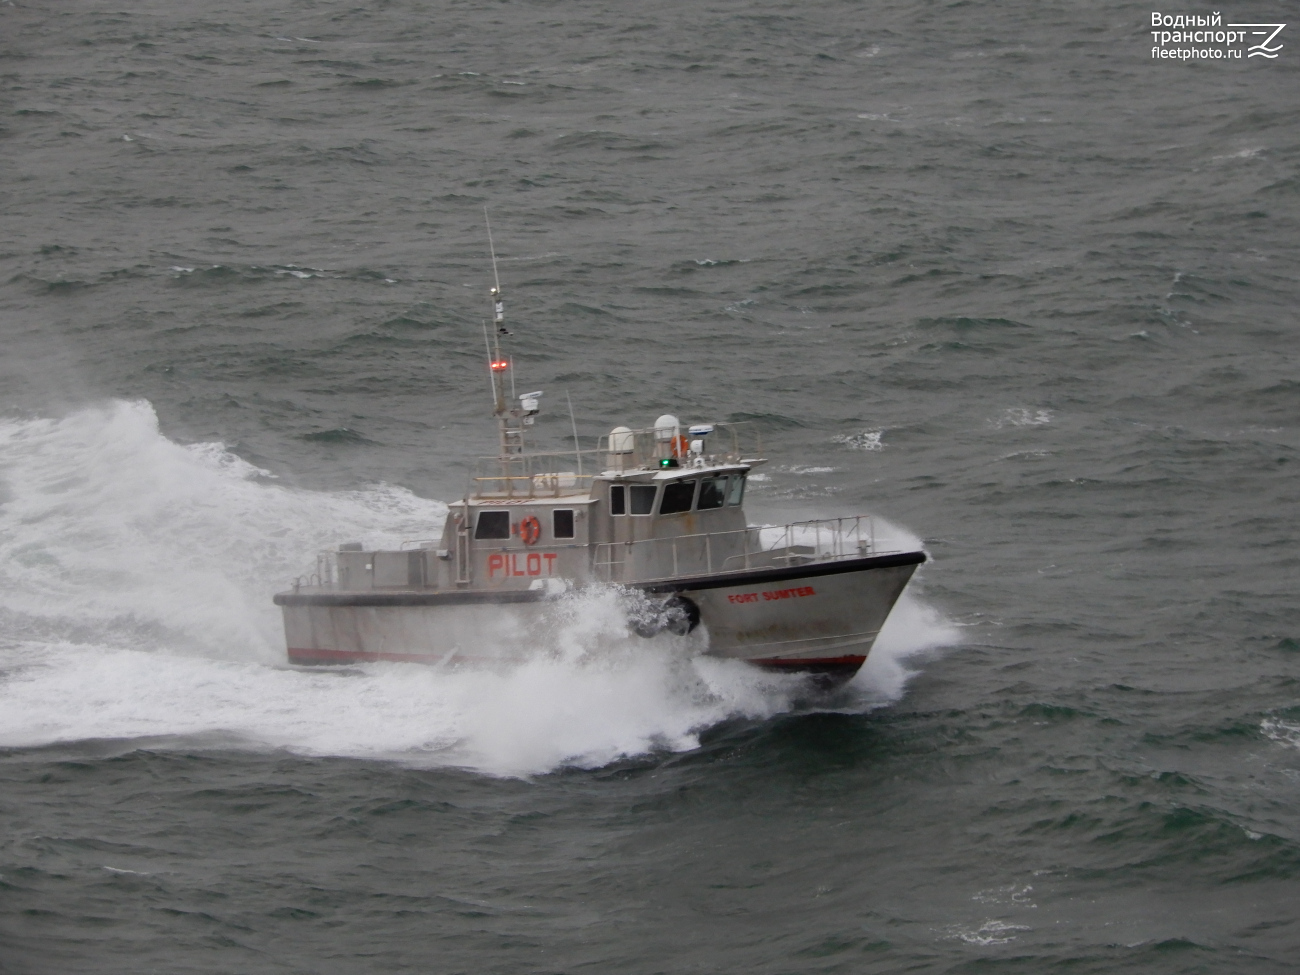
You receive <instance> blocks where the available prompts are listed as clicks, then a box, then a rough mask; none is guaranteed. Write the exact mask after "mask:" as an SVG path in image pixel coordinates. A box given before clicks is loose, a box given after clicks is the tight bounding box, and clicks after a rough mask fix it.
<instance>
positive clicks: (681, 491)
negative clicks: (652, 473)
mask: <svg viewBox="0 0 1300 975" xmlns="http://www.w3.org/2000/svg"><path fill="white" fill-rule="evenodd" d="M695 483H696V482H695V478H693V477H692V478H690V479H689V480H684V481H669V482H668V483H667V484H665V485H664V496H663V500H662V501H660V502H659V513H660V514H661V515H673V514H676V513H677V512H679V511H690V510H691V502H693V501H694V500H695Z"/></svg>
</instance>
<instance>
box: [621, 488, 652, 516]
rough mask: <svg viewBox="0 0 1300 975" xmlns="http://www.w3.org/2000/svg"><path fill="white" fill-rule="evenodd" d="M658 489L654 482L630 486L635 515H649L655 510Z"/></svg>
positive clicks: (632, 511) (632, 507)
mask: <svg viewBox="0 0 1300 975" xmlns="http://www.w3.org/2000/svg"><path fill="white" fill-rule="evenodd" d="M656 490H658V489H657V488H656V487H655V486H654V485H653V484H632V485H630V486H629V487H628V491H629V493H631V495H632V497H631V499H630V500H631V502H632V504H631V509H632V510H631V513H632V514H634V515H648V514H650V512H652V511H654V507H655V491H656Z"/></svg>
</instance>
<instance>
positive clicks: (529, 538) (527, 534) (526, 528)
mask: <svg viewBox="0 0 1300 975" xmlns="http://www.w3.org/2000/svg"><path fill="white" fill-rule="evenodd" d="M541 537H542V523H541V522H540V521H538V520H537V516H536V515H529V516H528V517H527V518H524V519H523V520H522V521H520V522H519V540H520V541H521V542H523V543H524V544H525V545H536V544H537V540H538V539H539V538H541Z"/></svg>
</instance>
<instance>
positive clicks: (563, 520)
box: [551, 508, 573, 538]
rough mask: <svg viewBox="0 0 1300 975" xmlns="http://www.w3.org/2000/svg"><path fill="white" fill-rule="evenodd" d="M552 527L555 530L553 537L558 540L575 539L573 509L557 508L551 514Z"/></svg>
mask: <svg viewBox="0 0 1300 975" xmlns="http://www.w3.org/2000/svg"><path fill="white" fill-rule="evenodd" d="M551 527H552V528H554V529H555V530H554V531H553V532H552V535H554V537H556V538H572V537H573V509H572V508H556V509H555V510H554V511H553V512H552V513H551Z"/></svg>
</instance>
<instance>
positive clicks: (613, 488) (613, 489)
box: [609, 484, 627, 515]
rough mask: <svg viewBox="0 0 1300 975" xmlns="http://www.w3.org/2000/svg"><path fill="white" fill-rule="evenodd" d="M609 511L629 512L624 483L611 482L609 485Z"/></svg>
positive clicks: (614, 513)
mask: <svg viewBox="0 0 1300 975" xmlns="http://www.w3.org/2000/svg"><path fill="white" fill-rule="evenodd" d="M609 513H610V514H611V515H625V514H627V495H625V494H624V493H623V485H621V484H611V485H610V487H609Z"/></svg>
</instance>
